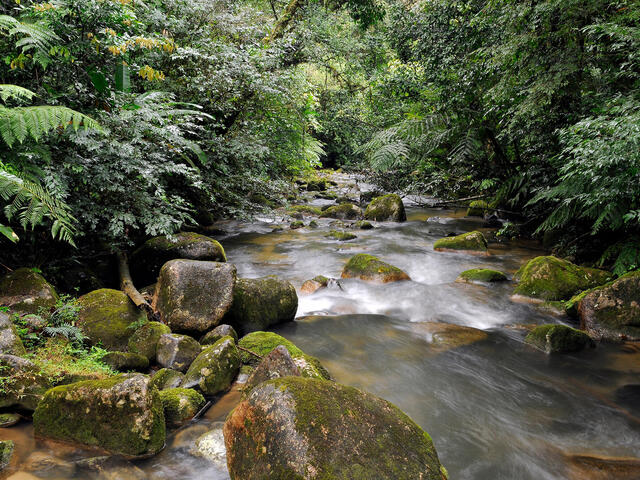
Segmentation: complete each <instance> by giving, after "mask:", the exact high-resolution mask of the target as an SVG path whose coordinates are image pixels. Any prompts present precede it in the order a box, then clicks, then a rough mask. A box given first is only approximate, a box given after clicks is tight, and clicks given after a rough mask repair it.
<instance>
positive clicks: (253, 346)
mask: <svg viewBox="0 0 640 480" xmlns="http://www.w3.org/2000/svg"><path fill="white" fill-rule="evenodd" d="M279 345H282V346H283V347H285V348H286V349H287V350H288V351H289V354H290V355H291V358H293V361H294V363H295V364H296V366H297V367H298V369H299V371H300V374H301V375H302V376H303V377H309V378H321V379H325V380H330V379H331V375H329V372H328V371H327V370H326V369H325V368H324V367H323V366H322V364H321V363H320V360H318V359H317V358H315V357H312V356H311V355H307V354H306V353H304V352H303V351H302V350H300V349H299V348H298V347H296V346H295V345H294V344H293V343H291V342H290V341H289V340H287V339H286V338H284V337H281V336H280V335H278V334H276V333H273V332H253V333H250V334H249V335H245V336H244V337H242V338H241V339H240V341H239V342H238V346H240V347H242V348H243V350H241V351H240V355H241V358H242V363H243V364H245V365H250V366H251V367H257V366H258V364H259V363H260V362H261V360H262V359H263V358H264V357H266V356H267V355H268V354H269V353H270V352H271V351H273V349H274V348H276V347H278V346H279ZM249 352H252V353H249Z"/></svg>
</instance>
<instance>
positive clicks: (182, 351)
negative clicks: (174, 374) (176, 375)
mask: <svg viewBox="0 0 640 480" xmlns="http://www.w3.org/2000/svg"><path fill="white" fill-rule="evenodd" d="M201 351H202V347H201V346H200V344H199V343H198V342H197V341H196V340H195V339H193V338H191V337H190V336H188V335H179V334H177V333H165V334H164V335H162V336H161V337H160V340H158V350H157V353H156V360H157V362H158V364H159V365H161V366H163V367H165V368H171V369H173V370H178V371H179V372H186V371H187V369H188V368H189V365H191V363H192V362H193V361H194V360H195V359H196V357H197V356H198V355H200V352H201Z"/></svg>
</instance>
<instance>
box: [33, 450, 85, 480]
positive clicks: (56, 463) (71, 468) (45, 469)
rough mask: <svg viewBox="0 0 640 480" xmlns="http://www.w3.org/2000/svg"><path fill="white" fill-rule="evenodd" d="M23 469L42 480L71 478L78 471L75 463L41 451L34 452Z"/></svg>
mask: <svg viewBox="0 0 640 480" xmlns="http://www.w3.org/2000/svg"><path fill="white" fill-rule="evenodd" d="M21 468H23V469H24V470H26V471H27V472H31V473H33V474H35V475H36V476H38V477H40V478H70V477H73V475H74V473H75V471H76V466H75V464H74V463H71V462H67V461H66V460H63V459H61V458H57V457H54V456H52V455H49V454H47V453H45V452H39V451H35V452H32V453H31V455H29V456H28V457H27V459H26V460H25V461H24V462H23V463H22V465H21Z"/></svg>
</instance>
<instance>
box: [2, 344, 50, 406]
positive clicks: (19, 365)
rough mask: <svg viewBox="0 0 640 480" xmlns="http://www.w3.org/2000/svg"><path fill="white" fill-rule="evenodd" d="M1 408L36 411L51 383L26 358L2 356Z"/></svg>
mask: <svg viewBox="0 0 640 480" xmlns="http://www.w3.org/2000/svg"><path fill="white" fill-rule="evenodd" d="M0 367H1V368H0V381H1V382H2V384H3V385H4V387H3V388H2V389H1V390H0V408H7V407H18V408H22V409H25V410H35V408H36V406H37V405H38V402H39V401H40V399H42V396H43V395H44V394H45V392H46V391H47V389H49V387H50V386H51V385H50V382H49V379H48V378H47V377H45V376H44V375H42V374H41V373H40V369H38V367H37V366H36V365H35V364H34V363H33V362H31V361H29V360H27V359H26V358H22V357H16V356H14V355H6V354H0Z"/></svg>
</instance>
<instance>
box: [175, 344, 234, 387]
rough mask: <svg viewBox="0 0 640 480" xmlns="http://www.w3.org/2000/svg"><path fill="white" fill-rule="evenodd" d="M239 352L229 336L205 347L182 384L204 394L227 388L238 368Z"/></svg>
mask: <svg viewBox="0 0 640 480" xmlns="http://www.w3.org/2000/svg"><path fill="white" fill-rule="evenodd" d="M240 365H241V360H240V352H239V351H238V348H237V347H236V343H235V341H234V340H233V338H231V337H223V338H221V339H220V340H218V341H217V342H216V343H214V344H213V345H211V346H210V347H207V348H205V349H204V350H203V351H202V353H201V354H200V355H198V357H197V358H196V359H195V360H194V361H193V363H192V364H191V366H190V367H189V370H188V371H187V373H186V374H185V378H184V381H183V382H182V386H183V387H185V388H199V389H200V391H201V392H202V393H204V394H205V395H215V394H216V393H218V392H222V391H224V390H227V389H228V388H229V387H230V386H231V382H233V379H234V378H235V377H236V374H237V373H238V370H239V369H240Z"/></svg>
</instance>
